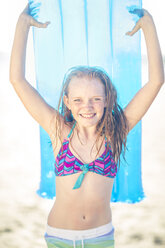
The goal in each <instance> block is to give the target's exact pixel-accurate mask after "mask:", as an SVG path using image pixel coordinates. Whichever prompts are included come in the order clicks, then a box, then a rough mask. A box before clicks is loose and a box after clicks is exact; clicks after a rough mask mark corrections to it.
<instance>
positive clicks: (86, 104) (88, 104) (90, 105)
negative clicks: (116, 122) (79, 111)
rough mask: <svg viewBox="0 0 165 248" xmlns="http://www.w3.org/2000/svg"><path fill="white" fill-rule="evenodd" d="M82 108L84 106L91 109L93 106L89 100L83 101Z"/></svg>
mask: <svg viewBox="0 0 165 248" xmlns="http://www.w3.org/2000/svg"><path fill="white" fill-rule="evenodd" d="M84 106H85V107H92V106H93V104H92V100H91V99H86V100H85V101H84Z"/></svg>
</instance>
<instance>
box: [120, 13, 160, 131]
mask: <svg viewBox="0 0 165 248" xmlns="http://www.w3.org/2000/svg"><path fill="white" fill-rule="evenodd" d="M141 11H143V14H144V16H143V17H142V18H140V19H139V21H138V22H137V24H136V25H135V27H134V28H133V30H132V31H130V32H127V33H126V34H127V35H130V36H132V35H133V34H135V33H136V32H137V31H138V30H139V29H140V28H141V29H142V31H143V34H144V37H145V41H146V48H147V57H148V73H149V80H148V82H147V83H146V84H145V86H144V87H143V88H141V89H140V90H139V91H138V92H137V94H136V95H135V96H134V98H133V99H132V100H131V101H130V103H129V104H128V105H127V106H126V108H125V109H124V112H125V115H126V117H127V120H128V123H129V131H130V130H131V129H132V128H133V127H134V126H135V125H136V124H137V123H138V122H139V121H140V120H141V118H142V117H143V116H144V114H145V113H146V112H147V110H148V108H149V107H150V105H151V104H152V102H153V100H154V99H155V97H156V95H157V94H158V92H159V90H160V88H161V86H162V85H163V83H164V68H163V58H162V54H161V49H160V45H159V40H158V36H157V32H156V27H155V24H154V21H153V18H152V16H151V15H150V14H149V13H148V11H147V10H144V9H142V10H138V9H137V10H136V11H135V13H136V12H137V14H138V13H139V14H141Z"/></svg>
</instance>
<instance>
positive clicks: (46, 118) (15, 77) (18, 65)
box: [10, 5, 57, 135]
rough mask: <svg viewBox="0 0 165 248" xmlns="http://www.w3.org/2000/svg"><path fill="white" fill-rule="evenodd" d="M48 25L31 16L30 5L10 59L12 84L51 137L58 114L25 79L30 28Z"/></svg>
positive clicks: (23, 18) (17, 29)
mask: <svg viewBox="0 0 165 248" xmlns="http://www.w3.org/2000/svg"><path fill="white" fill-rule="evenodd" d="M48 24H49V23H44V24H43V23H40V22H37V21H35V20H34V19H33V18H32V17H31V16H30V15H29V6H28V5H27V6H26V8H25V9H24V11H23V12H22V13H21V15H20V16H19V19H18V22H17V25H16V30H15V36H14V42H13V47H12V52H11V58H10V82H11V84H12V85H13V87H14V89H15V91H16V93H17V95H18V96H19V98H20V99H21V101H22V103H23V104H24V106H25V108H26V109H27V110H28V112H29V113H30V114H31V115H32V117H33V118H34V119H35V120H36V121H37V122H38V123H39V124H40V125H41V126H42V127H43V128H44V129H45V130H46V131H47V133H48V134H49V135H51V129H50V123H51V120H52V119H53V117H55V116H56V114H57V112H56V110H55V109H54V108H52V107H51V106H49V105H48V104H47V103H46V102H45V101H44V99H43V98H42V97H41V95H40V94H39V93H38V92H37V90H36V89H35V88H33V87H32V86H31V85H30V84H29V83H28V82H27V80H26V79H25V60H26V46H27V38H28V33H29V29H30V26H36V27H38V28H46V27H47V25H48Z"/></svg>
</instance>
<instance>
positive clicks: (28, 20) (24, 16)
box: [19, 4, 50, 28]
mask: <svg viewBox="0 0 165 248" xmlns="http://www.w3.org/2000/svg"><path fill="white" fill-rule="evenodd" d="M19 18H21V20H25V21H26V23H27V24H28V25H29V26H34V27H37V28H47V26H48V25H49V24H50V22H45V23H42V22H38V21H36V20H35V19H34V18H33V17H32V16H31V15H30V10H29V4H27V5H26V7H25V9H24V10H23V12H22V13H21V14H20V17H19Z"/></svg>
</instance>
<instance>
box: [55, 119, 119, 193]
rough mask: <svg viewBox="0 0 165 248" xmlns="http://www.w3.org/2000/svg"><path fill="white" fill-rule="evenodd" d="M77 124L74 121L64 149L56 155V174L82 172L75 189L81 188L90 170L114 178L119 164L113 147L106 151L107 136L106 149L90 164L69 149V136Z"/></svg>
mask: <svg viewBox="0 0 165 248" xmlns="http://www.w3.org/2000/svg"><path fill="white" fill-rule="evenodd" d="M75 125H76V122H75V123H74V125H73V127H72V129H71V131H70V133H69V135H68V137H67V138H68V139H64V141H63V144H62V146H63V151H62V147H61V149H60V151H59V153H58V155H57V157H56V160H55V174H56V176H68V175H72V174H74V173H78V172H81V171H82V173H81V174H80V176H79V177H78V179H77V181H76V183H75V185H74V187H73V189H77V188H80V186H81V183H82V181H83V179H84V176H85V174H86V173H88V171H91V172H94V173H97V174H100V175H102V176H106V177H110V178H114V177H115V176H116V174H117V164H116V163H115V161H114V157H113V154H112V150H111V148H109V150H108V152H107V153H106V147H107V139H106V138H105V150H104V152H103V154H102V155H101V156H100V157H98V158H97V159H96V160H94V161H93V162H91V163H89V164H84V163H82V162H81V161H80V160H79V159H78V158H76V157H75V156H74V155H73V154H72V152H71V151H70V149H69V138H70V136H71V134H72V131H73V129H74V127H75Z"/></svg>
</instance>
